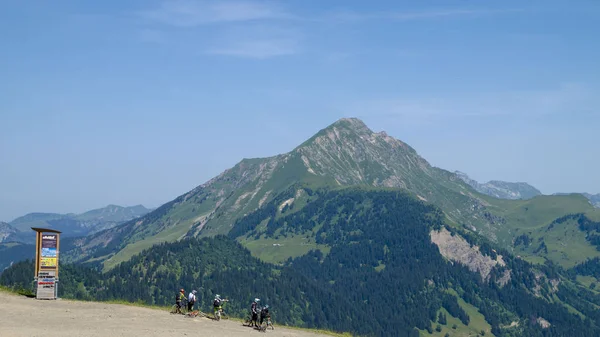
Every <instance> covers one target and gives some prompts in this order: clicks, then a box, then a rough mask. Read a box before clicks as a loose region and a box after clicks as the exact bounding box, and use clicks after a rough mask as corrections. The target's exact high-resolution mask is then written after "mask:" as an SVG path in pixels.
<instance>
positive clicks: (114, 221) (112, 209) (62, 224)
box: [10, 205, 150, 241]
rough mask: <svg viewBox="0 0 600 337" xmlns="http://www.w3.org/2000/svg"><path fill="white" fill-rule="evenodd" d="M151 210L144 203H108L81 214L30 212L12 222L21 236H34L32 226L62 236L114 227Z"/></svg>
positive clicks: (79, 234)
mask: <svg viewBox="0 0 600 337" xmlns="http://www.w3.org/2000/svg"><path fill="white" fill-rule="evenodd" d="M149 211H150V210H149V209H147V208H145V207H144V206H142V205H137V206H131V207H122V206H116V205H108V206H106V207H103V208H98V209H94V210H91V211H87V212H85V213H81V214H74V213H68V214H58V213H29V214H26V215H24V216H21V217H18V218H16V219H15V220H13V221H11V222H10V225H11V226H12V227H14V228H15V229H17V230H18V231H19V235H20V236H21V238H23V237H26V238H28V239H29V241H31V240H32V238H33V234H32V233H33V232H32V230H31V227H41V228H52V229H56V230H59V231H61V232H62V237H70V236H82V235H88V234H92V233H96V232H99V231H101V230H104V229H108V228H112V227H114V226H116V225H119V224H122V223H124V222H126V221H129V220H132V219H135V218H137V217H139V216H142V215H144V214H146V213H148V212H149Z"/></svg>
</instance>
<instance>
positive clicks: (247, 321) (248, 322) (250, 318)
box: [242, 314, 252, 326]
mask: <svg viewBox="0 0 600 337" xmlns="http://www.w3.org/2000/svg"><path fill="white" fill-rule="evenodd" d="M251 324H252V314H248V316H246V320H245V321H244V323H242V325H244V326H250V325H251Z"/></svg>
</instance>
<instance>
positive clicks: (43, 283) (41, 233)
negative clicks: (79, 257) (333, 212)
mask: <svg viewBox="0 0 600 337" xmlns="http://www.w3.org/2000/svg"><path fill="white" fill-rule="evenodd" d="M31 229H33V230H34V231H36V237H35V272H34V282H35V284H36V287H35V288H36V298H37V299H46V300H55V299H56V298H57V294H58V287H57V284H58V266H59V263H58V260H59V248H60V233H61V232H60V231H57V230H54V229H49V228H35V227H31Z"/></svg>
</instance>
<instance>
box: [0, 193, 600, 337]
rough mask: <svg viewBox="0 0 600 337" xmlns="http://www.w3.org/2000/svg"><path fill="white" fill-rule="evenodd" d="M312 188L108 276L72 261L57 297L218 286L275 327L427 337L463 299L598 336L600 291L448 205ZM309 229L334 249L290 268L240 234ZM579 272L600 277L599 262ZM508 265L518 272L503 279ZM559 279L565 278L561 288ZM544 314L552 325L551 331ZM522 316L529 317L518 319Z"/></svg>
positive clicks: (27, 278) (161, 297)
mask: <svg viewBox="0 0 600 337" xmlns="http://www.w3.org/2000/svg"><path fill="white" fill-rule="evenodd" d="M306 191H307V193H309V194H310V196H311V197H310V200H309V202H308V203H307V205H306V206H305V207H302V208H300V209H286V210H284V211H283V214H278V209H277V207H275V206H276V205H277V202H279V201H280V199H281V198H279V199H278V198H276V199H275V200H274V201H273V202H272V203H271V204H269V205H266V206H265V207H263V208H261V209H259V210H257V211H256V212H255V213H254V214H249V215H248V216H246V217H244V218H242V219H241V220H239V221H237V222H236V223H235V224H234V227H233V230H232V231H231V232H230V234H229V236H228V237H226V236H216V237H211V238H203V239H196V238H187V239H184V240H181V241H179V242H175V243H166V244H160V245H157V246H154V247H152V248H151V249H148V250H146V251H144V252H143V253H142V254H140V255H137V256H135V257H133V258H132V259H131V260H129V261H127V262H124V263H122V264H120V265H118V266H117V267H115V268H113V269H111V270H110V271H108V272H105V273H102V272H100V271H99V269H98V268H97V266H93V265H63V267H62V271H61V276H60V284H59V296H63V297H71V298H77V299H84V300H99V301H103V300H114V299H119V300H121V299H122V300H127V301H131V302H143V303H146V304H157V305H170V304H171V303H173V302H174V298H175V295H176V293H177V291H178V289H180V288H184V289H185V290H186V292H189V291H191V290H192V289H196V290H197V291H198V299H199V305H200V309H201V310H203V311H207V312H208V311H209V310H210V307H211V303H212V299H213V298H214V295H215V294H220V295H221V296H222V297H224V298H229V299H230V302H229V303H227V305H226V307H225V309H226V311H228V312H229V314H230V315H234V316H241V317H242V316H245V315H246V314H247V312H248V309H249V305H250V303H251V301H252V299H253V298H255V297H259V298H261V302H262V304H269V306H270V307H271V308H272V313H273V317H274V320H275V322H276V323H279V324H290V325H297V326H304V327H316V328H324V329H331V330H336V331H350V332H353V333H356V334H358V335H367V336H418V335H419V331H425V332H427V331H430V332H431V331H432V330H433V326H435V325H432V322H436V324H446V322H447V320H448V318H450V316H451V317H455V318H457V319H458V320H460V322H462V323H463V324H465V325H469V324H470V323H471V322H470V321H471V317H469V314H468V313H467V312H466V311H465V310H464V308H463V307H462V306H461V305H460V304H459V298H460V299H461V300H464V301H466V302H467V303H469V304H471V305H473V306H475V307H477V308H478V309H479V312H481V313H482V314H483V315H484V316H485V320H486V321H487V322H488V323H489V324H490V325H491V326H492V333H493V334H494V335H496V336H544V337H549V336H597V335H600V314H598V313H597V312H598V310H597V306H599V305H600V296H597V295H594V294H593V293H592V292H590V291H589V290H586V289H585V288H581V287H578V286H576V285H575V284H574V283H572V282H569V277H570V276H569V273H568V272H567V271H563V270H562V269H560V268H559V267H556V266H554V265H551V264H547V265H537V266H535V267H533V266H532V265H530V264H529V263H527V262H525V261H523V260H521V259H518V258H514V257H512V256H511V255H510V254H509V253H508V252H506V251H503V250H502V249H498V248H497V247H494V246H493V245H491V244H490V243H488V242H486V241H484V240H483V239H481V238H480V237H476V236H474V235H471V234H468V233H465V232H463V231H462V230H458V229H455V228H451V227H447V225H446V224H445V222H444V215H443V214H442V213H441V211H440V210H439V209H437V208H435V207H434V206H431V205H428V204H425V203H423V202H420V201H417V200H416V199H414V198H413V197H412V196H410V195H408V194H405V193H403V192H398V191H381V190H362V189H344V190H334V191H331V190H317V191H312V190H308V189H307V190H306ZM260 224H266V226H265V225H260ZM442 227H446V228H447V229H448V230H449V231H451V233H452V235H460V236H462V237H464V238H465V239H466V240H467V241H468V242H469V243H470V244H471V245H478V246H479V247H480V251H481V252H482V253H484V254H488V255H495V254H501V255H502V256H503V258H504V261H505V263H506V265H505V266H504V267H501V268H495V269H493V270H492V272H491V273H490V277H489V278H488V279H485V280H484V279H482V277H481V276H480V275H479V274H478V273H474V272H471V271H470V270H469V269H468V268H467V267H466V266H463V265H461V264H458V263H451V262H449V261H448V260H447V259H445V258H444V257H443V256H442V255H441V254H440V251H439V249H438V247H437V246H436V245H435V244H433V243H432V241H431V239H430V232H431V231H432V230H439V229H441V228H442ZM309 232H310V233H312V234H315V238H316V243H317V244H320V245H325V246H328V247H330V250H328V251H326V252H325V251H321V250H313V251H311V252H310V253H308V254H306V255H304V256H300V257H297V258H293V259H289V260H288V261H286V262H285V263H283V264H281V265H273V264H268V263H265V262H262V261H260V260H258V259H256V258H254V257H252V255H251V254H250V252H249V251H248V250H246V249H245V248H244V247H243V246H242V245H241V244H239V243H238V241H237V239H243V238H244V237H247V236H254V237H274V236H277V235H283V236H290V235H305V234H307V233H309ZM580 268H582V269H585V270H586V271H588V272H589V273H590V274H593V273H597V261H596V262H590V263H589V264H588V265H585V266H582V267H580ZM507 269H508V270H510V271H511V272H510V275H511V277H510V280H509V281H508V282H507V283H506V284H503V285H501V284H500V282H498V280H499V279H500V278H501V277H502V275H504V273H505V271H506V270H507ZM32 275H33V264H32V262H31V261H26V262H21V263H17V264H15V265H13V266H12V267H11V268H9V269H7V270H6V271H5V272H3V273H2V275H0V283H1V284H2V285H6V286H11V287H23V288H30V287H31V281H32ZM551 279H552V280H560V282H559V283H558V285H556V286H553V285H552V284H551V283H550V282H548V280H551ZM562 303H568V304H569V305H570V306H571V308H572V310H569V309H567V307H566V306H565V305H563V304H562ZM442 308H443V309H445V311H446V312H447V313H448V314H449V315H446V314H442V312H441V311H440V309H442ZM539 318H543V319H544V320H545V321H548V322H549V323H550V326H549V327H547V328H542V327H541V326H540V324H538V323H537V322H538V319H539ZM515 321H518V322H519V323H520V324H518V326H511V322H515Z"/></svg>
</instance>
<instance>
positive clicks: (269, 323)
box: [258, 316, 275, 332]
mask: <svg viewBox="0 0 600 337" xmlns="http://www.w3.org/2000/svg"><path fill="white" fill-rule="evenodd" d="M258 329H259V330H260V331H262V332H267V329H271V330H275V327H274V326H273V322H272V321H271V316H267V317H265V320H263V324H261V325H260V327H259V328H258Z"/></svg>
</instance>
